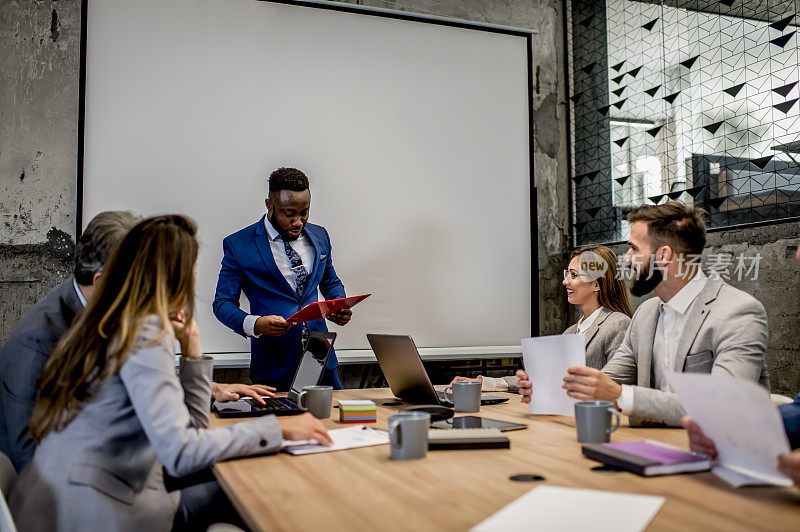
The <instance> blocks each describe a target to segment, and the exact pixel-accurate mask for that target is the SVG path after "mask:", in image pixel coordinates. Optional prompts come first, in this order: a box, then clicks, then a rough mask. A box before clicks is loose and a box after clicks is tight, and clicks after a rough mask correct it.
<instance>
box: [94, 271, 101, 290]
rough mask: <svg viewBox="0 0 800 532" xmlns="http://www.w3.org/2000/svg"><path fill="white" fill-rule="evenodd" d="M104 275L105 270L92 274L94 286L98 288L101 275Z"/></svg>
mask: <svg viewBox="0 0 800 532" xmlns="http://www.w3.org/2000/svg"><path fill="white" fill-rule="evenodd" d="M102 276H103V272H102V271H100V272H97V273H96V274H94V275H92V288H96V287H97V285H98V284H100V277H102Z"/></svg>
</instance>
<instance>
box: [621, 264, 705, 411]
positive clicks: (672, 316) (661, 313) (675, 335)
mask: <svg viewBox="0 0 800 532" xmlns="http://www.w3.org/2000/svg"><path fill="white" fill-rule="evenodd" d="M707 281H708V278H707V277H706V275H705V274H704V273H703V270H697V273H696V274H695V276H694V277H693V278H692V280H691V281H689V283H688V284H687V285H686V286H684V287H683V288H681V289H680V291H679V292H678V293H677V294H675V295H674V296H672V298H670V300H669V301H667V302H666V303H664V302H662V303H660V304H659V305H658V323H657V324H656V336H655V338H654V339H653V361H652V364H653V376H654V378H655V382H653V383H652V385H653V388H655V389H657V390H662V391H672V385H671V384H670V376H671V374H672V373H674V372H675V356H676V355H677V351H678V342H679V341H680V339H681V336H682V334H683V329H684V327H685V326H686V320H687V319H688V318H689V311H690V310H691V309H692V307H694V303H695V301H696V300H697V296H698V295H700V292H702V291H703V288H705V286H706V282H707ZM617 406H619V408H620V409H621V410H622V413H623V414H630V413H631V412H632V411H633V386H632V385H629V384H623V385H622V393H621V394H620V396H619V398H618V399H617Z"/></svg>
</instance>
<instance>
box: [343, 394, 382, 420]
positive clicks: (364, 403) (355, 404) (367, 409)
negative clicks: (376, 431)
mask: <svg viewBox="0 0 800 532" xmlns="http://www.w3.org/2000/svg"><path fill="white" fill-rule="evenodd" d="M377 419H378V417H377V413H376V410H375V403H373V402H372V401H369V400H367V399H365V400H341V401H339V421H341V422H342V423H375V421H377Z"/></svg>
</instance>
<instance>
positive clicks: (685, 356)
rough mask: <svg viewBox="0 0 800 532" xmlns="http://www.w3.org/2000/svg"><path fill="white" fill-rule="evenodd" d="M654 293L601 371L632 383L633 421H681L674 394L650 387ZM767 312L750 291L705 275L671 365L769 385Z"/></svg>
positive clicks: (655, 317)
mask: <svg viewBox="0 0 800 532" xmlns="http://www.w3.org/2000/svg"><path fill="white" fill-rule="evenodd" d="M659 302H660V300H659V299H658V298H657V297H654V298H651V299H648V300H647V301H645V302H644V303H642V304H641V305H640V306H639V308H638V309H637V310H636V312H635V313H634V315H633V320H632V321H631V324H630V327H628V331H627V333H626V334H625V339H624V340H623V342H622V345H621V346H620V348H619V350H618V351H617V352H616V353H615V354H614V356H613V357H612V358H611V360H609V361H608V363H607V364H606V365H605V367H603V372H604V373H606V374H607V375H608V376H609V377H611V378H612V379H614V380H615V381H616V382H618V383H620V384H631V385H633V386H634V395H633V410H632V411H631V413H630V422H631V425H633V426H637V425H643V424H666V425H672V426H678V425H680V419H681V417H683V415H684V413H685V412H684V410H683V407H681V405H680V403H679V402H678V399H677V397H676V396H675V394H673V393H670V392H666V391H661V390H656V389H653V388H652V385H653V384H652V383H653V376H652V361H653V341H654V339H655V334H656V325H657V324H658V305H659ZM766 349H767V314H766V312H765V311H764V306H763V305H762V304H761V303H759V302H758V300H756V299H755V298H754V297H753V296H751V295H749V294H747V293H745V292H742V291H741V290H738V289H736V288H734V287H732V286H730V285H728V284H726V283H724V282H723V281H721V280H714V279H709V280H708V282H707V283H706V286H705V287H704V288H703V290H702V291H701V292H700V294H699V295H698V296H697V300H696V301H695V303H694V306H693V307H692V309H691V310H690V314H689V317H688V319H687V321H686V326H685V327H684V330H683V333H682V334H681V337H680V340H679V341H678V350H677V353H676V356H675V366H674V370H675V371H678V372H684V371H686V372H692V373H712V374H716V375H728V376H731V377H738V378H740V379H747V380H750V381H754V382H758V383H759V384H761V385H763V386H764V387H766V388H767V389H769V375H768V373H767V366H766V364H765V361H764V353H765V352H766Z"/></svg>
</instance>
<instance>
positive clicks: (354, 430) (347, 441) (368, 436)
mask: <svg viewBox="0 0 800 532" xmlns="http://www.w3.org/2000/svg"><path fill="white" fill-rule="evenodd" d="M328 435H329V436H330V437H331V439H332V440H333V445H331V446H330V447H327V446H325V445H321V444H319V443H317V442H316V441H314V440H299V441H297V440H295V441H292V440H284V441H283V444H282V446H281V450H283V451H286V452H287V453H289V454H294V455H300V454H314V453H327V452H330V451H343V450H345V449H355V448H357V447H369V446H371V445H383V444H386V443H389V433H388V432H386V431H385V430H380V429H376V428H374V427H368V426H366V425H355V426H352V427H346V428H343V429H333V430H329V431H328Z"/></svg>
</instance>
